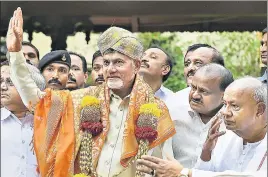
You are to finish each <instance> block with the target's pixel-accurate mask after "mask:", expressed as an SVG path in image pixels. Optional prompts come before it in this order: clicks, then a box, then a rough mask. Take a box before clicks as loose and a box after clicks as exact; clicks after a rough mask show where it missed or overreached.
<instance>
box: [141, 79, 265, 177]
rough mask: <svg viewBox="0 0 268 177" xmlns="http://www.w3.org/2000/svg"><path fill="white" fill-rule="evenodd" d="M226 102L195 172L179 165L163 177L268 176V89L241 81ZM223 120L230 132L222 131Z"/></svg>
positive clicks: (147, 160)
mask: <svg viewBox="0 0 268 177" xmlns="http://www.w3.org/2000/svg"><path fill="white" fill-rule="evenodd" d="M223 101H224V105H225V106H224V109H223V110H222V112H220V113H219V114H218V116H216V117H217V118H216V119H215V120H214V121H213V123H212V126H211V129H210V131H209V133H208V137H207V140H206V142H205V144H204V146H203V150H202V154H201V157H200V158H199V160H198V163H197V164H196V166H195V169H192V170H188V169H186V170H183V169H184V167H183V166H182V165H181V164H180V163H179V162H176V163H174V166H173V167H174V168H173V171H170V172H166V173H165V174H163V175H160V176H161V177H172V176H174V177H176V176H183V174H185V173H184V172H186V171H187V172H189V173H187V174H186V175H184V177H187V176H188V177H203V176H206V177H217V176H226V177H229V176H230V177H231V176H241V177H244V176H245V177H248V176H251V177H266V176H267V111H266V109H267V87H266V86H264V85H263V84H262V83H261V82H260V81H258V80H257V79H255V78H252V77H245V78H241V79H238V80H236V81H234V82H233V83H232V84H230V85H229V86H228V87H227V89H226V91H225V93H224V97H223ZM222 119H223V120H224V123H225V124H226V128H227V132H226V133H225V132H222V131H220V130H219V128H220V124H221V122H222ZM143 158H144V160H141V161H140V163H141V164H149V166H153V167H156V168H158V166H160V165H161V162H160V163H158V164H157V163H156V162H157V161H156V159H155V158H154V157H149V156H145V157H143ZM150 161H151V162H153V163H150ZM170 161H175V160H174V159H172V160H170Z"/></svg>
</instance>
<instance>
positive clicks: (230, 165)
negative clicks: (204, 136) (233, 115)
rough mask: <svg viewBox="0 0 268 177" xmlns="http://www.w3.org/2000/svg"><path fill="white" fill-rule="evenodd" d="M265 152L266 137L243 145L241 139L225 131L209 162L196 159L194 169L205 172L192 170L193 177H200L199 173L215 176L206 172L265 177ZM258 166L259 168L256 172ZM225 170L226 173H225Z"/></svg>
mask: <svg viewBox="0 0 268 177" xmlns="http://www.w3.org/2000/svg"><path fill="white" fill-rule="evenodd" d="M266 152H267V135H266V136H265V138H264V139H263V140H261V141H259V142H256V143H247V144H246V145H243V139H242V138H241V137H239V136H237V135H236V134H235V133H233V132H232V131H227V132H226V134H225V135H223V136H222V137H220V138H219V139H218V142H217V145H216V147H215V149H214V150H213V153H212V157H211V160H210V161H209V162H204V161H202V160H201V159H200V158H199V159H198V162H197V164H196V166H195V168H196V169H198V170H205V171H203V172H200V171H195V170H194V171H193V177H200V174H201V173H202V174H203V176H207V177H210V176H213V175H214V176H215V175H216V173H212V172H206V171H213V172H222V173H218V174H226V176H230V175H232V174H233V173H234V174H239V173H238V172H245V173H244V174H249V176H256V177H261V176H263V175H264V176H267V158H266V156H265V153H266ZM262 162H263V163H262ZM259 166H261V167H260V170H259V171H258V172H257V169H258V167H259ZM227 170H228V172H226V171H227ZM224 171H225V172H224ZM232 171H236V172H232ZM228 174H229V175H228ZM242 174H243V173H241V175H242Z"/></svg>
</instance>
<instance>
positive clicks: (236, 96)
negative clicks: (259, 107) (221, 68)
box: [223, 85, 254, 103]
mask: <svg viewBox="0 0 268 177" xmlns="http://www.w3.org/2000/svg"><path fill="white" fill-rule="evenodd" d="M223 99H224V100H225V101H226V102H236V103H249V102H254V99H253V95H252V89H245V88H241V87H237V86H232V85H230V86H229V87H227V88H226V90H225V92H224V96H223Z"/></svg>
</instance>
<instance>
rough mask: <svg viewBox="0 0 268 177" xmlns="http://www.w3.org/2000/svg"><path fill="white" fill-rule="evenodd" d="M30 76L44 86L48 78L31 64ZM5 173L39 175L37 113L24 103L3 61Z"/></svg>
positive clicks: (2, 98)
mask: <svg viewBox="0 0 268 177" xmlns="http://www.w3.org/2000/svg"><path fill="white" fill-rule="evenodd" d="M27 67H28V69H29V71H31V73H30V77H32V78H33V80H34V81H35V83H36V84H37V85H38V87H39V88H40V89H41V90H44V88H45V86H46V85H45V80H44V78H43V76H42V75H41V74H40V72H39V70H38V69H37V68H35V67H34V66H31V65H29V64H27ZM1 104H2V106H3V108H1V162H2V163H1V176H2V177H11V176H26V177H34V176H38V173H37V171H36V168H37V162H36V157H35V154H34V152H33V143H32V137H33V115H32V114H31V113H30V112H29V111H28V109H27V108H26V107H25V106H24V104H23V102H22V100H21V98H20V95H19V93H18V91H17V90H16V88H15V86H14V84H13V83H12V81H11V79H10V67H9V66H8V62H6V63H1Z"/></svg>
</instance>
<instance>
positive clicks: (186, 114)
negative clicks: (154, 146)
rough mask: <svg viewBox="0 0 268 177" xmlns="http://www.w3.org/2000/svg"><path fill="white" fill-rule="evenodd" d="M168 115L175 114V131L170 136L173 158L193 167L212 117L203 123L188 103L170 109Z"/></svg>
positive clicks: (188, 166) (172, 115)
mask: <svg viewBox="0 0 268 177" xmlns="http://www.w3.org/2000/svg"><path fill="white" fill-rule="evenodd" d="M170 115H171V117H174V116H177V117H176V120H174V121H173V122H174V123H175V128H176V132H177V133H176V134H175V135H174V136H173V137H172V149H173V154H174V158H175V159H176V160H178V161H179V162H180V163H181V164H182V165H183V166H184V167H186V168H193V167H194V165H195V163H196V162H197V159H198V157H199V156H200V154H201V152H202V148H203V144H204V142H205V140H206V137H207V134H208V130H209V128H210V126H211V123H212V119H211V120H210V121H209V122H208V123H206V124H205V123H203V122H202V120H201V118H200V116H199V114H198V113H196V112H195V111H193V110H192V109H191V108H190V105H189V104H188V106H187V105H184V106H180V107H176V109H175V110H174V109H171V110H170Z"/></svg>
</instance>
